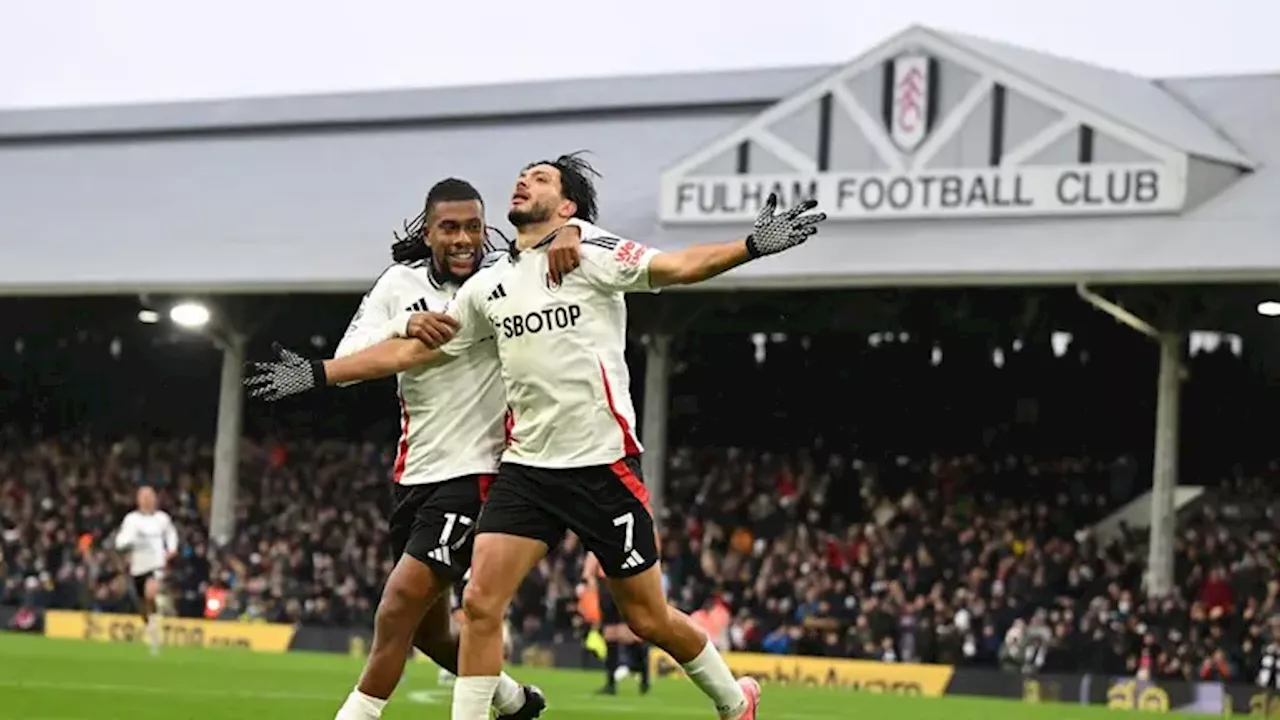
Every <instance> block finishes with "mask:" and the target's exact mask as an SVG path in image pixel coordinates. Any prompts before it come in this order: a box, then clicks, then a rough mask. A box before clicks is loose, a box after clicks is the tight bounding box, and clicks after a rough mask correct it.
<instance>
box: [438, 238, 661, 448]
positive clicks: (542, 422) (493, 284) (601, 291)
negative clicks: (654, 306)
mask: <svg viewBox="0 0 1280 720" xmlns="http://www.w3.org/2000/svg"><path fill="white" fill-rule="evenodd" d="M582 235H583V240H582V264H581V265H580V266H579V267H578V269H576V270H574V271H573V272H571V273H569V274H568V275H567V276H565V277H564V278H563V281H562V283H561V284H560V285H553V284H552V283H551V280H550V277H549V276H548V273H547V270H548V264H547V254H546V248H547V246H548V245H550V238H548V239H547V240H544V241H543V242H542V243H540V244H539V245H537V246H535V247H533V248H530V249H529V250H525V251H522V252H520V253H519V254H517V255H515V256H514V257H513V256H510V255H504V256H501V257H499V258H498V259H497V260H496V261H494V262H493V264H491V265H490V266H488V267H486V268H484V269H482V270H481V271H480V272H479V273H477V274H476V276H475V277H474V278H472V279H471V281H470V282H468V283H467V284H466V285H465V286H464V287H463V288H462V291H461V292H459V293H458V296H457V298H455V300H454V302H453V304H452V305H451V306H450V310H449V312H450V314H451V315H453V316H454V317H455V318H457V319H458V322H459V323H460V324H461V328H460V329H459V330H458V334H457V335H456V336H455V337H454V338H453V340H451V341H450V342H449V343H448V344H446V345H445V346H444V347H443V348H441V350H442V351H444V352H445V353H447V354H450V355H457V354H460V353H465V352H469V351H470V348H472V347H473V346H475V345H477V344H479V343H481V342H484V341H485V340H486V339H487V338H489V337H490V336H492V337H495V338H496V339H497V347H498V357H499V358H500V359H501V361H502V379H503V381H504V383H505V385H506V391H507V406H508V408H509V409H510V411H511V414H512V421H513V425H512V428H511V438H510V442H509V444H508V445H507V450H506V452H505V453H504V454H503V456H502V459H503V460H504V461H507V462H512V463H517V464H520V465H530V466H533V467H543V468H576V467H586V466H590V465H609V464H612V463H614V462H617V461H618V460H619V459H621V458H623V457H625V456H627V455H638V454H639V453H640V452H641V450H642V448H641V446H640V442H639V439H638V438H637V436H636V413H635V409H634V407H633V405H632V403H631V376H630V374H629V373H628V371H627V361H626V357H625V355H624V351H625V350H626V346H627V305H626V300H625V297H624V294H625V293H628V292H642V291H643V292H651V291H652V289H651V288H650V286H649V262H650V261H651V260H652V259H653V257H654V256H655V255H657V254H658V251H657V250H654V249H652V248H648V247H645V246H643V245H640V244H638V243H635V242H632V241H630V240H622V239H620V238H617V237H615V236H613V235H612V234H610V233H608V232H607V231H604V230H602V229H600V228H598V227H596V226H594V225H590V224H583V225H582Z"/></svg>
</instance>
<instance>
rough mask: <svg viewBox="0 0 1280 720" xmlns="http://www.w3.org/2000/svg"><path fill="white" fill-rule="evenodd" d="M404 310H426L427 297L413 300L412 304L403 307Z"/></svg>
mask: <svg viewBox="0 0 1280 720" xmlns="http://www.w3.org/2000/svg"><path fill="white" fill-rule="evenodd" d="M404 311H405V312H428V309H427V299H426V298H418V299H417V300H415V301H413V304H412V305H410V306H409V307H407V308H405V309H404Z"/></svg>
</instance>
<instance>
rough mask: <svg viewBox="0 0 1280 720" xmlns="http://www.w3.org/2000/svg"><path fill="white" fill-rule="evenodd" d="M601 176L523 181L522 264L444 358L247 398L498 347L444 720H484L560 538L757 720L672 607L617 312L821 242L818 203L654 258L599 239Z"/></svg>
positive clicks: (722, 710)
mask: <svg viewBox="0 0 1280 720" xmlns="http://www.w3.org/2000/svg"><path fill="white" fill-rule="evenodd" d="M594 174H595V173H594V170H593V169H592V168H591V166H590V165H589V164H587V163H586V161H585V160H583V159H582V158H581V157H580V156H577V155H567V156H562V157H560V158H557V159H556V160H551V161H540V162H535V163H531V164H530V165H528V166H526V167H525V168H524V170H523V171H522V172H521V173H520V176H519V178H518V179H517V180H516V185H515V191H514V192H513V193H512V197H511V205H510V208H509V212H508V214H507V219H508V220H510V221H511V224H512V225H514V226H515V228H516V244H515V245H516V246H515V250H514V251H513V252H511V253H507V254H504V255H501V256H499V257H497V259H496V260H495V261H494V262H492V263H491V264H488V266H487V267H485V268H483V269H482V270H481V271H480V272H479V273H477V274H476V276H475V277H473V278H472V279H471V280H470V281H469V282H467V284H466V285H465V286H463V288H462V290H461V291H460V292H459V293H458V295H457V296H456V297H455V298H454V302H453V303H452V305H451V306H450V309H449V314H451V315H453V316H454V317H456V318H457V319H458V320H459V323H460V328H459V330H458V332H457V334H456V336H455V337H454V338H453V339H452V340H451V341H450V342H448V343H447V344H445V345H444V346H442V347H441V348H440V349H439V350H438V351H435V350H430V349H428V347H427V346H426V345H425V344H424V343H423V342H420V341H419V340H418V339H414V338H406V339H393V340H388V341H385V342H383V343H380V344H379V345H377V346H374V347H371V348H369V349H368V350H366V351H364V352H362V353H358V354H356V355H352V356H349V357H346V358H341V359H337V360H332V361H327V362H324V363H315V364H307V363H305V361H302V362H295V363H294V364H292V365H286V364H284V363H281V364H279V365H277V366H274V367H271V368H265V369H263V370H262V371H261V372H260V373H259V374H258V377H256V378H254V379H252V383H253V384H254V385H255V386H256V387H258V388H266V389H265V390H258V391H257V394H258V395H259V396H261V397H268V398H271V397H277V396H281V395H284V394H290V393H295V392H300V391H302V390H305V389H307V387H306V386H309V385H311V384H313V383H314V384H327V383H341V382H346V381H350V380H356V379H367V378H373V377H381V376H384V375H387V374H390V373H393V372H396V371H398V370H402V369H404V368H409V367H416V366H418V365H420V364H423V363H428V364H429V363H432V362H438V361H439V359H440V358H441V357H445V356H449V357H454V356H460V357H466V354H467V353H469V352H472V351H473V349H474V348H475V347H477V346H479V347H486V346H487V345H488V343H489V341H494V342H495V344H496V345H497V348H498V355H499V357H500V359H501V362H502V374H503V379H504V381H505V385H506V399H507V404H508V406H509V407H510V411H511V415H512V416H513V426H512V428H511V432H510V436H511V439H510V442H509V443H508V444H507V448H506V450H505V451H504V452H503V456H502V465H501V467H500V468H499V470H498V476H497V479H496V480H495V481H494V483H493V485H492V487H491V488H490V492H489V496H488V498H487V499H486V502H485V509H484V513H483V514H481V516H480V518H479V520H478V521H477V524H476V528H475V532H476V540H475V549H474V555H473V563H472V567H471V578H470V581H469V582H468V583H467V587H466V589H465V591H464V596H463V610H464V612H465V614H466V619H467V622H466V623H465V624H464V625H463V627H462V640H461V653H460V656H459V661H458V664H459V666H460V667H459V670H460V672H459V673H458V681H457V684H456V685H455V686H454V692H453V720H484V719H485V718H487V717H488V713H489V705H490V703H491V702H492V700H493V698H494V697H495V692H496V691H497V690H498V689H499V688H500V686H501V683H502V672H501V671H502V659H503V658H502V627H503V623H504V618H505V615H506V611H507V607H508V606H509V604H510V602H511V599H512V597H513V596H514V595H515V593H516V590H517V589H518V588H519V587H520V584H521V583H522V582H523V581H524V578H525V577H526V576H527V575H528V574H529V572H530V571H531V570H532V569H533V567H534V566H535V565H536V564H537V563H538V562H540V561H541V560H542V558H543V557H544V556H545V555H546V553H547V551H548V548H551V547H555V546H557V545H558V544H559V543H560V541H561V538H562V537H563V536H564V534H565V532H566V531H568V530H571V531H573V532H574V533H575V534H576V535H577V536H578V537H579V538H581V540H582V543H583V545H584V547H585V548H586V549H587V551H589V552H591V553H592V554H594V555H595V556H596V558H597V559H598V560H599V562H600V566H601V568H602V569H603V572H604V575H605V578H606V583H607V584H608V586H609V590H610V592H611V593H612V595H613V598H614V600H615V602H616V603H617V605H618V609H619V611H620V612H621V614H622V617H623V619H624V620H626V623H627V625H628V626H630V627H631V629H632V630H633V631H634V632H635V634H636V635H637V636H639V637H640V638H642V639H644V640H645V641H648V642H652V643H653V644H654V645H657V646H658V647H659V648H662V649H663V650H664V651H666V652H667V654H668V655H670V656H671V657H672V658H674V659H675V660H676V661H677V662H679V663H680V664H681V665H682V666H683V667H684V670H685V673H686V674H687V675H688V676H689V678H690V679H691V680H692V681H693V683H694V684H695V685H696V686H697V687H698V689H700V690H701V691H702V692H703V693H704V694H705V695H706V696H707V697H708V698H710V699H711V700H712V702H713V703H714V705H715V708H716V712H717V713H718V714H719V716H720V717H721V718H724V719H725V720H755V718H756V708H757V705H758V703H759V699H760V686H759V684H757V683H756V681H755V680H752V679H751V678H743V679H742V680H740V681H739V680H735V679H734V677H733V674H732V673H731V672H730V670H729V667H728V665H727V664H725V661H724V659H723V658H722V657H721V656H720V653H719V651H718V650H716V647H715V645H713V644H712V643H711V642H710V640H709V639H708V637H707V634H706V633H705V632H704V631H702V630H701V629H700V628H698V627H697V626H696V625H695V624H694V623H693V622H692V621H691V620H690V619H689V617H688V616H686V615H685V614H684V613H682V612H680V611H679V610H676V609H675V608H673V607H671V606H669V605H668V604H667V602H666V598H665V595H664V592H663V589H662V575H661V571H660V569H659V567H658V544H657V537H656V532H655V527H654V519H653V516H652V515H651V514H650V511H649V504H648V491H647V490H646V489H645V487H644V482H643V480H642V479H641V474H640V464H639V456H640V453H641V452H642V448H641V447H640V443H639V441H638V439H637V438H636V436H635V433H634V431H633V428H634V427H635V410H634V407H633V405H632V402H631V397H630V393H629V392H628V388H629V386H630V377H629V374H628V371H627V365H626V359H625V357H624V351H625V347H626V329H627V328H626V325H627V315H626V303H625V302H624V297H623V296H624V294H625V293H628V292H654V291H657V290H659V289H661V288H663V287H667V286H671V285H689V284H693V283H699V282H702V281H704V280H707V279H709V278H712V277H715V276H717V275H719V274H721V273H724V272H726V271H728V270H730V269H732V268H735V267H737V266H739V265H742V264H744V263H747V262H750V261H753V260H756V259H758V258H761V257H764V256H767V255H772V254H775V253H779V252H783V251H785V250H789V249H791V248H793V247H796V246H798V245H800V244H801V243H803V242H805V241H806V240H807V239H808V238H809V237H810V236H812V235H813V234H814V233H816V232H817V230H818V223H820V222H821V221H822V220H824V219H825V217H826V216H825V215H823V214H822V213H809V212H808V211H809V210H812V209H813V208H814V207H816V205H817V203H816V202H815V201H812V200H810V201H807V202H804V203H800V204H799V205H797V206H795V207H792V208H790V209H787V210H783V211H778V208H777V203H778V199H777V197H776V196H770V197H769V199H768V200H767V201H766V202H765V203H764V206H763V207H762V208H761V210H760V214H759V215H758V216H757V217H756V221H755V225H754V227H753V228H752V230H751V232H750V233H749V234H748V235H747V236H746V237H745V238H743V239H740V240H733V241H729V242H724V243H710V244H700V245H692V246H689V247H686V248H684V249H681V250H676V251H671V252H661V251H659V250H656V249H654V248H650V247H646V246H644V245H641V244H639V243H637V242H634V241H631V240H624V239H621V238H619V237H617V236H615V235H613V234H612V233H609V232H607V231H605V230H602V229H601V228H599V227H597V226H595V225H594V224H593V223H594V221H595V219H596V191H595V186H594V183H593V181H592V176H593V175H594ZM570 226H573V227H577V228H578V229H579V230H580V231H581V233H582V265H581V266H580V267H579V268H578V269H577V270H575V271H574V272H573V273H572V274H570V275H568V276H565V277H564V278H562V279H561V280H560V281H555V280H553V279H552V277H551V266H550V265H549V260H548V255H547V249H548V247H549V246H550V245H551V244H552V243H553V242H554V239H555V238H556V237H558V236H559V235H560V234H561V233H562V231H563V229H565V228H567V227H570ZM299 360H300V359H299ZM298 378H305V380H304V381H302V382H299V380H298ZM299 385H302V386H303V387H302V388H301V389H299V387H298V386H299Z"/></svg>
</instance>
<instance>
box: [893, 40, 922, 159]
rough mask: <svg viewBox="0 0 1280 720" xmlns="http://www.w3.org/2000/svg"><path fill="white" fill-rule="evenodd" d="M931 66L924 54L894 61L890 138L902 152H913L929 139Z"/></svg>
mask: <svg viewBox="0 0 1280 720" xmlns="http://www.w3.org/2000/svg"><path fill="white" fill-rule="evenodd" d="M931 64H932V63H930V62H929V57H928V56H926V55H901V56H899V57H898V58H897V59H896V60H894V61H893V85H892V88H893V95H892V101H891V102H890V103H889V113H888V116H889V117H888V121H889V137H890V138H891V139H892V140H893V144H895V145H897V146H898V149H900V150H902V151H903V152H907V153H910V152H915V150H916V148H918V147H920V143H922V142H924V140H925V138H927V137H928V136H929V119H930V117H931V115H932V113H931V112H930V110H931V108H930V107H929V103H931V102H933V98H932V97H930V92H929V89H930V85H931V83H930V80H931V78H930V77H929V74H930V72H931V69H930V65H931Z"/></svg>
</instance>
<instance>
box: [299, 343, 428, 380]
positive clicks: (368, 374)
mask: <svg viewBox="0 0 1280 720" xmlns="http://www.w3.org/2000/svg"><path fill="white" fill-rule="evenodd" d="M442 354H443V353H441V352H440V351H439V350H431V349H429V348H428V347H427V346H426V345H424V344H423V343H422V341H420V340H418V339H417V338H391V339H389V340H383V341H382V342H379V343H377V344H375V345H372V346H370V347H367V348H365V349H364V350H361V351H359V352H355V353H351V354H350V355H344V356H342V357H336V358H333V359H332V360H324V361H322V362H321V367H322V369H323V372H324V378H325V384H326V385H345V384H347V383H353V382H360V381H363V380H377V379H379V378H384V377H391V376H392V375H395V374H396V373H400V372H404V371H405V370H409V369H412V368H415V367H418V366H419V365H425V364H427V363H429V362H431V361H432V360H435V359H437V358H439V357H440V356H441V355H442Z"/></svg>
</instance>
